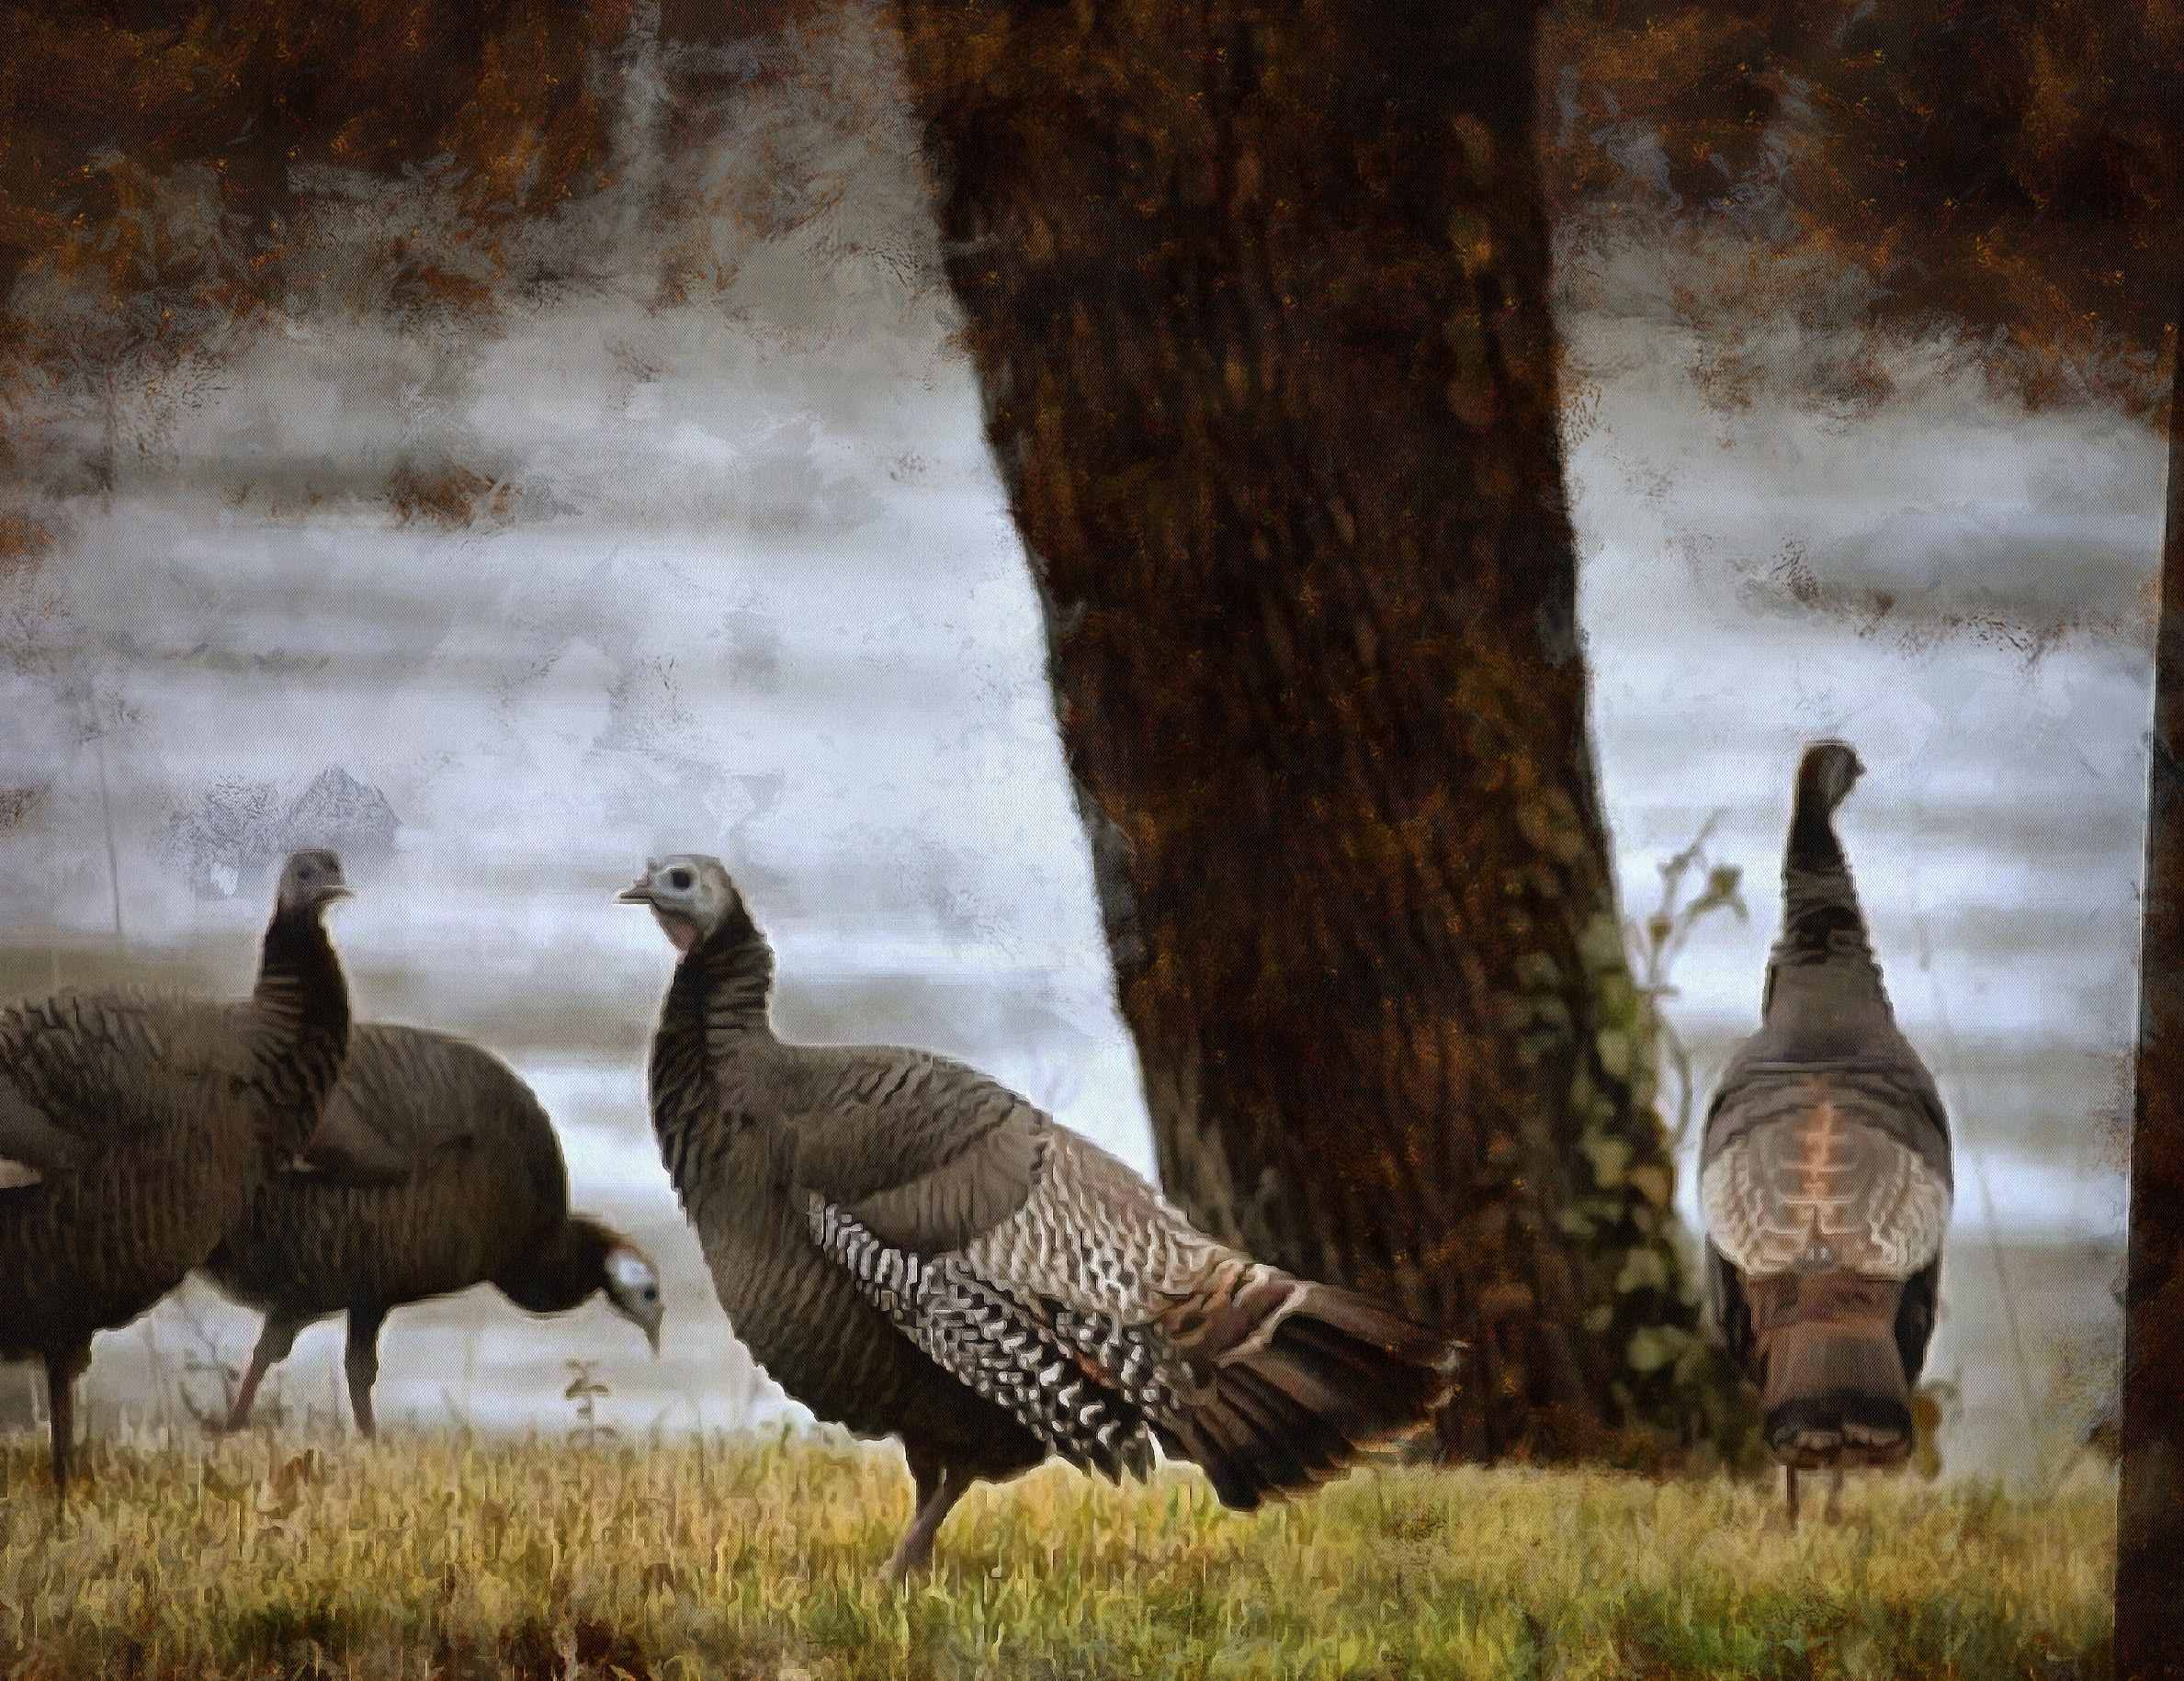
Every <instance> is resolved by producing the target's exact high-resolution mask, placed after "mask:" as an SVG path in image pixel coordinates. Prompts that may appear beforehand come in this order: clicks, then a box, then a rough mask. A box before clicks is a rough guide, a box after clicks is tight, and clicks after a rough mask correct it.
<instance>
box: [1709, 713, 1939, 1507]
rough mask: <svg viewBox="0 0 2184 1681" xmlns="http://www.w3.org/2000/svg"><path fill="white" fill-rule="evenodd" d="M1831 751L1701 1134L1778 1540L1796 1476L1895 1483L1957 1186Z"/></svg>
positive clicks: (1727, 1302)
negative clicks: (1763, 976)
mask: <svg viewBox="0 0 2184 1681" xmlns="http://www.w3.org/2000/svg"><path fill="white" fill-rule="evenodd" d="M1863 770H1864V766H1863V765H1861V763H1860V762H1859V760H1858V755H1857V754H1856V753H1854V752H1853V751H1851V750H1850V748H1849V747H1847V746H1845V745H1843V744H1842V743H1841V742H1839V741H1821V742H1817V743H1815V744H1814V745H1813V746H1811V747H1809V748H1807V749H1806V750H1805V757H1804V761H1803V762H1802V763H1801V764H1800V765H1799V766H1798V770H1797V784H1796V793H1795V799H1794V805H1793V807H1792V811H1791V816H1790V832H1789V840H1788V844H1787V846H1786V848H1785V850H1784V852H1783V857H1782V935H1781V937H1780V938H1779V939H1778V940H1777V941H1776V942H1775V945H1774V950H1773V952H1772V953H1771V954H1770V956H1769V959H1768V964H1767V983H1766V989H1765V992H1764V994H1763V996H1762V998H1761V1001H1760V1031H1759V1032H1756V1033H1754V1034H1753V1035H1752V1036H1751V1037H1750V1038H1748V1039H1747V1040H1746V1041H1745V1042H1744V1043H1743V1044H1741V1045H1740V1046H1738V1047H1737V1053H1736V1055H1735V1056H1734V1057H1733V1058H1732V1059H1731V1061H1730V1063H1729V1066H1728V1068H1727V1069H1726V1071H1725V1072H1724V1074H1723V1076H1722V1082H1721V1089H1720V1090H1719V1091H1718V1092H1716V1093H1715V1095H1714V1105H1713V1108H1712V1109H1711V1110H1710V1111H1708V1114H1707V1118H1706V1133H1705V1138H1704V1141H1703V1144H1702V1145H1701V1149H1700V1157H1699V1195H1700V1202H1701V1203H1702V1205H1703V1210H1704V1213H1705V1223H1706V1282H1707V1286H1708V1290H1709V1295H1710V1300H1711V1303H1712V1307H1713V1312H1714V1317H1715V1322H1716V1324H1717V1326H1719V1328H1720V1331H1721V1333H1722V1335H1723V1337H1725V1338H1726V1342H1727V1344H1728V1348H1729V1349H1730V1351H1731V1353H1732V1354H1734V1355H1735V1356H1736V1358H1737V1359H1738V1360H1739V1361H1740V1362H1742V1363H1743V1364H1744V1366H1745V1367H1746V1369H1747V1370H1748V1371H1749V1372H1750V1373H1751V1374H1752V1376H1753V1377H1754V1378H1755V1380H1756V1381H1757V1382H1759V1384H1760V1405H1761V1407H1762V1411H1763V1416H1764V1426H1763V1427H1764V1430H1765V1434H1766V1438H1767V1442H1768V1446H1769V1448H1770V1449H1771V1451H1772V1452H1773V1454H1774V1456H1775V1457H1776V1459H1777V1460H1779V1461H1781V1463H1782V1467H1783V1475H1784V1482H1785V1485H1786V1489H1787V1493H1788V1498H1789V1512H1790V1522H1791V1524H1792V1525H1793V1526H1794V1525H1795V1523H1796V1521H1797V1473H1798V1472H1799V1471H1801V1470H1814V1469H1819V1468H1823V1467H1825V1468H1826V1469H1828V1470H1829V1471H1830V1472H1833V1473H1834V1474H1833V1478H1832V1481H1831V1484H1830V1487H1829V1491H1828V1517H1829V1518H1830V1519H1832V1518H1833V1517H1835V1516H1836V1509H1837V1501H1838V1499H1839V1496H1840V1493H1841V1489H1842V1473H1843V1471H1844V1469H1845V1468H1846V1467H1855V1466H1895V1465H1898V1464H1901V1463H1902V1462H1903V1461H1905V1460H1906V1459H1907V1458H1908V1457H1909V1455H1910V1452H1911V1447H1912V1430H1913V1426H1912V1416H1911V1389H1912V1385H1913V1384H1915V1383H1916V1382H1918V1373H1919V1369H1920V1368H1921V1366H1922V1365H1923V1364H1924V1363H1925V1360H1926V1348H1927V1342H1928V1340H1929V1337H1931V1336H1932V1335H1933V1328H1934V1313H1935V1304H1936V1294H1937V1289H1938V1285H1939V1282H1940V1277H1941V1239H1942V1234H1943V1231H1944V1229H1945V1228H1946V1227H1947V1225H1948V1224H1949V1210H1950V1202H1951V1198H1952V1177H1951V1165H1950V1142H1949V1121H1948V1117H1947V1116H1946V1115H1945V1114H1944V1113H1943V1112H1942V1109H1941V1096H1940V1094H1939V1093H1937V1092H1936V1091H1935V1089H1934V1082H1933V1078H1932V1077H1931V1076H1930V1075H1929V1074H1928V1072H1927V1069H1926V1065H1925V1064H1924V1063H1922V1062H1921V1061H1919V1059H1918V1052H1916V1051H1914V1050H1913V1049H1912V1048H1911V1046H1910V1044H1909V1043H1908V1042H1907V1040H1906V1039H1905V1038H1904V1036H1903V1034H1902V1033H1901V1032H1898V1031H1897V1029H1896V1025H1895V1012H1894V1011H1893V1010H1891V1009H1890V1008H1889V1003H1888V994H1887V992H1886V990H1885V989H1884V987H1883V986H1882V983H1881V970H1880V966H1879V965H1878V964H1876V963H1875V962H1874V960H1873V948H1872V946H1871V945H1870V944H1869V943H1868V942H1867V940H1866V931H1865V919H1864V918H1863V917H1862V916H1861V914H1860V911H1859V908H1858V895H1857V890H1856V888H1855V887H1854V886H1852V885H1851V881H1850V863H1849V862H1848V860H1847V859H1846V858H1845V857H1844V855H1843V849H1842V846H1841V843H1840V842H1839V841H1838V840H1837V838H1836V833H1835V822H1834V817H1835V810H1836V807H1838V806H1839V805H1841V804H1842V801H1843V796H1844V795H1847V794H1848V793H1849V792H1850V785H1851V784H1853V783H1854V782H1856V781H1857V779H1858V777H1859V776H1860V775H1861V773H1863Z"/></svg>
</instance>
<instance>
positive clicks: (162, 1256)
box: [0, 851, 349, 1504]
mask: <svg viewBox="0 0 2184 1681" xmlns="http://www.w3.org/2000/svg"><path fill="white" fill-rule="evenodd" d="M347 894H348V889H347V888H346V887H345V886H343V884H342V874H341V863H340V861H339V860H338V859H336V858H335V857H334V854H333V853H332V852H319V851H311V852H297V853H296V854H294V855H293V856H292V857H290V858H289V861H288V864H287V867H286V868H285V869H284V870H283V871H282V873H281V878H280V886H279V889H278V892H277V897H276V901H275V907H274V911H273V918H272V920H271V921H270V922H269V923H268V924H267V925H266V936H265V942H264V945H263V951H262V956H261V959H260V964H259V968H258V979H257V987H256V989H255V992H254V993H253V994H252V996H251V998H250V1001H249V1002H248V1003H247V1004H219V1003H212V1002H206V1001H199V1000H196V999H191V998H168V997H157V996H152V995H146V994H139V993H130V992H119V991H109V992H74V991H64V992H60V993H56V994H54V995H53V996H51V997H50V998H39V999H36V1000H32V1001H27V1002H23V1003H18V1004H15V1005H12V1006H10V1007H9V1008H8V1009H7V1010H5V1011H0V1357H5V1358H7V1359H28V1358H32V1357H36V1358H38V1359H42V1360H43V1361H44V1362H45V1370H46V1381H47V1383H48V1385H49V1392H50V1394H51V1408H50V1413H51V1428H52V1454H53V1488H54V1495H55V1497H56V1498H57V1499H58V1500H60V1501H61V1502H62V1503H63V1504H65V1503H66V1500H67V1495H68V1470H69V1454H70V1447H71V1438H72V1436H73V1433H74V1403H73V1391H74V1382H75V1379H76V1378H77V1377H78V1376H79V1375H80V1374H81V1373H82V1372H83V1371H84V1369H85V1367H86V1366H87V1365H89V1363H90V1359H91V1338H92V1337H93V1336H94V1335H95V1334H96V1333H97V1332H99V1331H101V1330H108V1329H111V1328H113V1327H114V1326H123V1325H127V1324H128V1323H129V1322H130V1320H132V1319H134V1318H135V1317H136V1316H137V1315H138V1314H141V1313H142V1312H144V1310H145V1309H147V1308H149V1307H150V1306H152V1304H153V1303H155V1302H157V1301H158V1300H159V1298H160V1297H162V1296H163V1295H164V1294H166V1292H168V1291H170V1290H172V1289H173V1288H174V1287H175V1285H176V1284H179V1283H180V1282H181V1281H182V1280H183V1278H184V1276H185V1275H186V1274H187V1272H188V1271H189V1269H191V1268H192V1267H195V1266H197V1265H198V1263H199V1262H201V1261H202V1260H203V1259H204V1258H205V1257H206V1256H207V1255H209V1253H211V1250H212V1247H213V1246H214V1245H215V1244H217V1243H218V1242H219V1241H220V1239H221V1235H223V1234H224V1233H225V1232H226V1231H227V1230H228V1229H229V1228H230V1227H231V1226H232V1225H233V1224H234V1223H235V1221H236V1220H238V1219H239V1218H241V1216H242V1214H243V1209H244V1208H245V1207H246V1206H247V1205H248V1202H249V1198H250V1194H251V1191H252V1190H253V1189H254V1188H255V1186H256V1185H257V1184H258V1183H260V1182H261V1181H262V1180H263V1179H265V1177H266V1174H267V1173H268V1172H269V1171H271V1169H272V1168H273V1167H274V1166H275V1165H276V1164H277V1163H278V1162H280V1161H284V1160H286V1159H287V1158H288V1157H289V1156H291V1155H292V1154H293V1153H294V1152H295V1151H297V1150H299V1149H300V1148H301V1147H302V1146H303V1143H304V1141H305V1140H306V1139H307V1138H308V1137H309V1136H310V1135H311V1129H312V1127H313V1126H315V1125H316V1124H317V1123H318V1120H319V1117H320V1113H321V1111H322V1110H323V1107H324V1104H325V1100H326V1094H327V1093H328V1092H329V1091H330V1090H332V1089H333V1087H334V1080H335V1078H336V1077H337V1076H338V1074H339V1072H340V1068H341V1062H342V1057H343V1055H344V1052H345V1048H346V1046H347V1044H348V1036H349V998H348V987H347V985H346V983H345V981H344V979H343V978H342V973H341V965H340V963H339V962H338V961H337V960H336V959H335V957H334V946H333V942H331V941H329V940H328V939H327V937H326V931H325V928H324V926H323V923H322V921H321V918H322V916H323V913H324V911H325V908H326V907H327V906H328V905H330V904H332V903H333V902H334V900H336V899H339V898H344V897H347Z"/></svg>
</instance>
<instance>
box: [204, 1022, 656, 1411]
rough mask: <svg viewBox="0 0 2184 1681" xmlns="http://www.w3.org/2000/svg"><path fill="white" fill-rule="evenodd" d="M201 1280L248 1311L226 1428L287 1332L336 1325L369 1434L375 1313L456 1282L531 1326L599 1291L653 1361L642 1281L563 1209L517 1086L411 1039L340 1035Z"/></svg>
mask: <svg viewBox="0 0 2184 1681" xmlns="http://www.w3.org/2000/svg"><path fill="white" fill-rule="evenodd" d="M205 1273H206V1276H207V1277H209V1279H210V1280H212V1282H213V1283H214V1284H216V1285H217V1286H218V1287H219V1288H220V1289H221V1291H222V1292H224V1293H226V1294H227V1295H229V1296H232V1298H233V1299H234V1300H236V1301H238V1302H240V1303H243V1304H244V1305H246V1306H249V1307H255V1308H256V1309H258V1310H260V1311H261V1312H262V1313H264V1314H265V1315H266V1322H265V1325H264V1326H263V1328H262V1329H261V1330H260V1332H259V1335H258V1344H257V1348H256V1349H255V1351H254V1352H253V1353H252V1355H251V1359H250V1369H249V1371H247V1372H245V1373H244V1375H243V1383H242V1386H241V1387H240V1388H239V1389H238V1390H237V1392H236V1394H235V1399H234V1404H233V1405H232V1407H231V1408H230V1409H229V1413H228V1417H227V1424H226V1427H227V1428H229V1429H231V1430H236V1429H241V1428H242V1427H243V1425H244V1424H245V1423H247V1422H248V1420H249V1418H250V1412H251V1406H252V1404H253V1403H254V1402H255V1400H256V1398H257V1393H258V1385H259V1384H260V1383H262V1382H264V1381H265V1377H266V1371H267V1370H268V1369H270V1368H271V1367H272V1366H273V1365H274V1364H275V1363H277V1361H279V1360H282V1359H287V1358H288V1353H289V1349H290V1348H292V1347H294V1345H295V1341H296V1335H297V1333H298V1332H300V1331H301V1330H302V1329H303V1327H304V1326H308V1325H310V1324H311V1323H312V1322H314V1321H316V1320H319V1319H323V1318H325V1317H327V1316H328V1315H330V1314H339V1313H346V1314H348V1316H349V1326H348V1348H347V1354H346V1358H345V1361H344V1364H345V1368H346V1370H347V1374H348V1380H349V1402H350V1406H351V1408H352V1410H353V1411H354V1412H355V1414H356V1427H357V1429H358V1430H359V1431H360V1432H362V1433H363V1434H364V1435H366V1436H370V1435H372V1434H373V1430H374V1421H373V1415H372V1385H373V1383H374V1382H376V1381H377V1379H378V1377H379V1327H380V1326H381V1325H382V1324H384V1323H385V1321H386V1317H387V1315H388V1314H389V1313H390V1312H391V1311H392V1310H394V1309H395V1308H398V1307H402V1306H405V1305H406V1304H408V1303H413V1302H423V1301H425V1300H427V1299H428V1298H430V1297H433V1296H440V1295H448V1294H451V1293H453V1292H456V1291H458V1290H468V1289H470V1286H471V1285H473V1284H491V1285H492V1286H493V1287H494V1288H495V1289H496V1290H498V1291H499V1292H501V1293H502V1294H503V1295H504V1296H506V1297H507V1298H508V1300H509V1301H511V1302H513V1303H515V1305H516V1306H518V1307H520V1308H523V1309H525V1310H526V1311H527V1312H530V1313H534V1314H559V1313H565V1312H567V1311H568V1310H569V1309H571V1308H574V1307H581V1306H582V1305H583V1303H586V1302H588V1301H590V1300H591V1298H592V1297H593V1295H594V1294H595V1293H603V1294H604V1295H605V1298H606V1303H607V1305H608V1306H609V1307H611V1308H612V1309H613V1310H614V1311H615V1312H616V1313H617V1314H620V1315H621V1316H622V1317H623V1318H625V1319H627V1320H628V1321H629V1322H630V1323H631V1324H632V1325H634V1326H637V1327H638V1328H639V1330H641V1331H642V1332H644V1334H645V1337H646V1338H647V1340H649V1341H650V1342H651V1345H652V1350H653V1352H654V1353H655V1354H657V1353H658V1352H659V1348H660V1318H661V1300H660V1272H659V1269H658V1268H657V1267H655V1266H654V1265H653V1264H652V1259H651V1257H650V1256H648V1255H647V1254H645V1252H644V1251H643V1250H642V1249H639V1247H637V1246H636V1245H635V1244H633V1243H631V1242H629V1240H628V1239H627V1238H626V1237H623V1236H622V1235H620V1234H618V1233H617V1232H614V1231H611V1230H610V1229H608V1228H607V1227H606V1226H605V1225H602V1224H600V1223H599V1222H598V1221H596V1220H593V1219H590V1218H588V1217H587V1216H585V1215H582V1214H571V1213H570V1212H569V1175H568V1170H567V1169H566V1168H565V1167H564V1166H563V1164H562V1160H561V1146H560V1143H559V1141H558V1140H557V1139H556V1138H555V1137H554V1130H553V1123H551V1122H550V1121H549V1120H548V1119H547V1116H546V1111H545V1110H544V1109H542V1108H541V1107H540V1106H539V1103H538V1098H537V1097H536V1096H535V1095H533V1093H532V1091H531V1089H530V1088H529V1087H528V1086H526V1085H525V1084H524V1082H523V1081H522V1080H521V1079H520V1078H518V1077H517V1076H516V1074H515V1070H514V1069H512V1068H510V1067H509V1066H507V1064H505V1063H504V1062H502V1061H501V1060H500V1058H498V1057H497V1056H494V1055H492V1054H491V1053H490V1052H487V1051H483V1050H481V1049H480V1048H479V1047H478V1046H476V1045H474V1044H469V1043H467V1042H466V1041H464V1040H461V1039H457V1038H453V1037H451V1036H449V1035H448V1034H446V1033H436V1032H430V1031H428V1030H427V1029H424V1028H419V1027H400V1026H394V1025H391V1024H388V1023H381V1022H369V1023H363V1024H360V1025H358V1027H357V1028H356V1031H355V1032H353V1033H352V1034H351V1035H350V1040H349V1056H348V1061H347V1062H346V1063H345V1065H344V1066H343V1068H342V1075H341V1080H340V1082H339V1084H337V1085H336V1086H335V1087H334V1095H333V1097H332V1098H330V1099H329V1100H327V1103H326V1114H325V1119H324V1120H323V1122H322V1123H320V1126H319V1130H318V1131H317V1133H315V1134H313V1135H312V1137H311V1143H310V1145H309V1146H308V1147H307V1148H306V1149H305V1150H304V1151H303V1153H302V1154H301V1155H300V1156H299V1157H297V1158H296V1159H295V1160H294V1161H292V1162H290V1163H289V1165H288V1166H287V1167H285V1168H283V1169H282V1170H281V1171H280V1172H277V1173H276V1174H274V1175H273V1176H272V1178H271V1179H268V1180H267V1181H266V1184H265V1185H264V1186H263V1187H261V1188H260V1190H258V1192H257V1194H256V1195H255V1197H254V1198H252V1200H251V1203H250V1208H249V1211H248V1213H246V1214H245V1215H244V1217H243V1220H242V1221H241V1222H240V1223H239V1224H237V1225H236V1227H235V1228H234V1229H233V1230H232V1232H230V1233H229V1235H227V1237H226V1238H225V1239H224V1240H222V1242H221V1246H220V1247H218V1248H217V1249H215V1250H214V1251H213V1252H212V1255H211V1258H209V1260H207V1261H206V1263H205Z"/></svg>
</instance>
